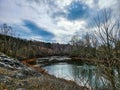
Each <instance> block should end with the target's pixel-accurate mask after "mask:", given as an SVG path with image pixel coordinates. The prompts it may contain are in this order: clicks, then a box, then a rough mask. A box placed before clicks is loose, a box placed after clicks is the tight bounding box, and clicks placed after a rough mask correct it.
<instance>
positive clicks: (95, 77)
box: [43, 62, 120, 90]
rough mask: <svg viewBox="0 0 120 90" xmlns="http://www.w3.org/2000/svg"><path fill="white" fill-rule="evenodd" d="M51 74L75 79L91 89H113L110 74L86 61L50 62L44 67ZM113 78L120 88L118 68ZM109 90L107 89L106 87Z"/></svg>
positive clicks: (116, 85) (119, 89)
mask: <svg viewBox="0 0 120 90" xmlns="http://www.w3.org/2000/svg"><path fill="white" fill-rule="evenodd" d="M43 68H44V69H46V70H47V71H48V72H49V73H50V74H52V75H54V76H56V77H59V78H64V79H67V80H73V81H75V82H76V83H78V84H79V85H82V86H87V87H88V88H91V90H102V89H103V88H104V89H105V88H109V90H113V88H112V85H111V81H110V80H112V79H109V78H111V77H109V74H108V75H107V74H104V72H106V71H104V70H103V68H101V67H98V66H96V65H90V64H85V63H80V62H77V63H73V62H72V63H66V62H64V63H54V64H48V65H47V66H44V67H43ZM112 75H113V80H112V81H114V84H115V87H117V89H116V90H120V88H119V86H120V84H119V80H120V78H119V73H118V70H116V69H114V70H113V72H112ZM106 90H107V89H106Z"/></svg>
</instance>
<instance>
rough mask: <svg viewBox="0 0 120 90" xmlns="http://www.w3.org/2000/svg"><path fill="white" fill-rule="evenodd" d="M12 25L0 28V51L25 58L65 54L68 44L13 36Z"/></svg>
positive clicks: (4, 25)
mask: <svg viewBox="0 0 120 90" xmlns="http://www.w3.org/2000/svg"><path fill="white" fill-rule="evenodd" d="M13 33H14V31H13V30H12V27H10V26H8V25H7V24H3V25H1V28H0V52H3V53H5V54H7V55H9V56H12V57H15V58H18V59H27V58H34V57H42V56H49V55H67V54H68V52H69V50H70V49H69V48H70V45H69V44H66V45H65V44H59V43H45V42H40V41H32V40H26V39H20V38H17V37H15V33H14V34H13Z"/></svg>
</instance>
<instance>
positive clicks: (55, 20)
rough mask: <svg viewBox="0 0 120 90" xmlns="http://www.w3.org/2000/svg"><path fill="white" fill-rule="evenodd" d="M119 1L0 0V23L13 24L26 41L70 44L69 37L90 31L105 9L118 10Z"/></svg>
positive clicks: (16, 31) (116, 11) (115, 12)
mask: <svg viewBox="0 0 120 90" xmlns="http://www.w3.org/2000/svg"><path fill="white" fill-rule="evenodd" d="M119 5H120V0H0V25H2V24H3V23H7V24H8V25H10V26H12V28H13V30H14V31H15V33H16V35H18V36H19V37H21V38H24V39H28V40H30V39H31V40H38V41H45V42H56V43H69V41H70V40H71V37H72V36H73V35H74V34H76V33H78V34H79V35H80V36H82V35H83V34H85V33H86V32H90V31H92V30H93V28H92V27H91V24H92V23H93V18H94V17H96V15H97V13H99V12H100V11H101V10H103V9H104V8H106V9H112V12H113V13H114V15H116V14H119V13H120V10H119V8H120V6H119Z"/></svg>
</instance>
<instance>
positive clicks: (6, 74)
mask: <svg viewBox="0 0 120 90" xmlns="http://www.w3.org/2000/svg"><path fill="white" fill-rule="evenodd" d="M34 60H35V59H34ZM34 60H27V61H34ZM27 61H23V62H22V63H21V62H19V61H18V60H17V59H13V58H10V57H8V56H6V55H4V54H0V90H88V89H87V88H86V87H82V86H79V85H77V84H76V83H75V82H73V81H69V80H65V79H61V78H56V77H55V76H52V75H49V74H48V73H47V72H46V71H45V70H44V69H42V68H40V67H36V66H34V65H30V64H29V63H28V62H27Z"/></svg>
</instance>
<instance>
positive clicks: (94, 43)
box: [71, 9, 120, 61]
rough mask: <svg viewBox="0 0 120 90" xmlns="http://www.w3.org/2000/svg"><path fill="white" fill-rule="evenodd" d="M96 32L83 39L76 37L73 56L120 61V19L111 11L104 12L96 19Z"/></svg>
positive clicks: (74, 38) (84, 36) (86, 35)
mask: <svg viewBox="0 0 120 90" xmlns="http://www.w3.org/2000/svg"><path fill="white" fill-rule="evenodd" d="M93 28H94V29H95V30H94V32H91V33H86V34H85V35H83V37H80V36H79V35H74V36H73V37H72V39H71V44H72V45H73V47H72V51H71V55H73V56H79V57H83V58H95V59H98V60H106V61H107V60H108V61H110V60H111V61H112V60H114V61H115V60H119V61H120V17H118V18H117V16H116V17H113V15H112V13H111V10H106V9H105V10H103V11H102V13H98V16H97V17H96V18H94V27H93Z"/></svg>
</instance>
